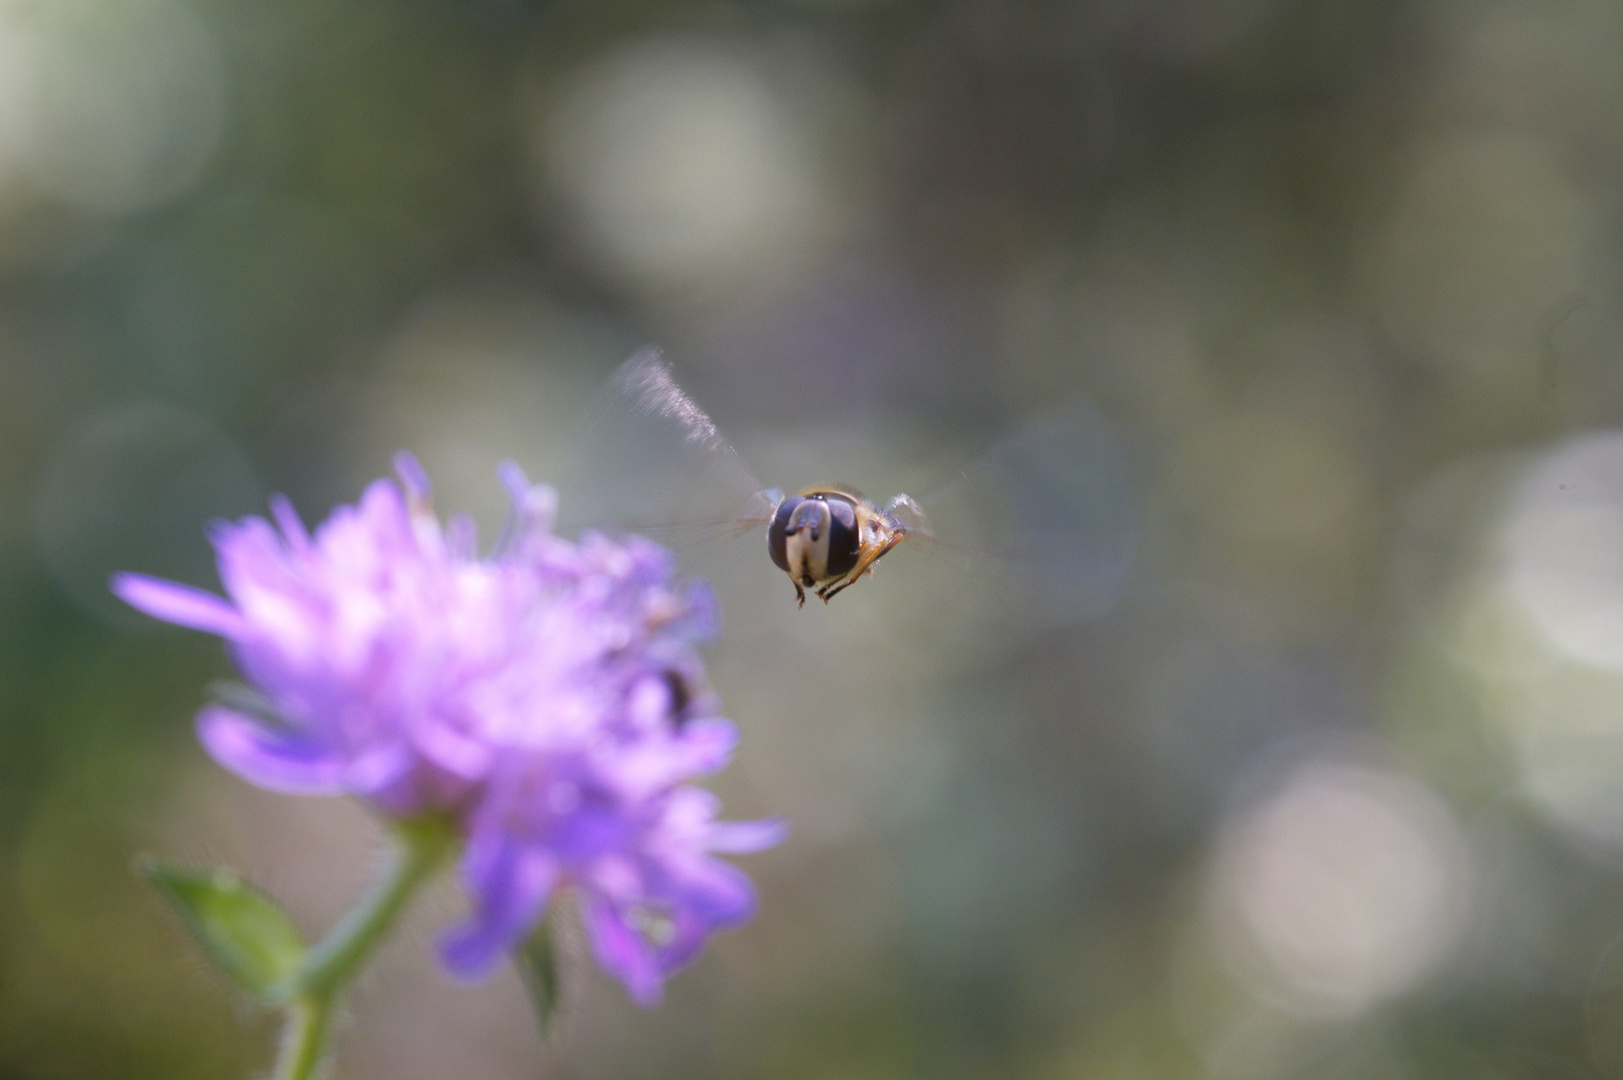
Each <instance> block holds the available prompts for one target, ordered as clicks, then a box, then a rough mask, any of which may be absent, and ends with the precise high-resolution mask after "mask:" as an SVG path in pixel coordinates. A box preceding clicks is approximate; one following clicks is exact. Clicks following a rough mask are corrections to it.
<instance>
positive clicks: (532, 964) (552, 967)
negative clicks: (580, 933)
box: [513, 919, 563, 1039]
mask: <svg viewBox="0 0 1623 1080" xmlns="http://www.w3.org/2000/svg"><path fill="white" fill-rule="evenodd" d="M513 966H514V967H516V968H518V975H519V978H520V979H522V980H523V982H524V989H525V990H527V991H529V994H530V1006H531V1007H532V1008H533V1009H535V1023H536V1027H537V1029H538V1030H539V1031H540V1033H541V1037H542V1038H543V1039H544V1038H546V1037H547V1035H548V1034H549V1033H550V1031H551V1029H552V1024H553V1021H554V1020H556V1019H557V1016H558V1001H559V998H560V996H561V995H562V993H563V978H562V976H560V974H559V972H558V949H557V946H556V945H554V943H553V940H552V927H551V920H550V919H543V920H541V921H540V922H539V923H537V924H536V927H535V929H534V930H532V931H530V936H529V937H527V938H525V939H524V943H523V944H522V945H520V946H519V947H518V948H516V949H514V950H513Z"/></svg>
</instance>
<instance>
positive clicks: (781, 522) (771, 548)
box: [766, 495, 806, 574]
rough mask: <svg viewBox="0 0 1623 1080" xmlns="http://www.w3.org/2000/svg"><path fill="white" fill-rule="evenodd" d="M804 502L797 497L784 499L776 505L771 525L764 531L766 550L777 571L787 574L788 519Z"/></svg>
mask: <svg viewBox="0 0 1623 1080" xmlns="http://www.w3.org/2000/svg"><path fill="white" fill-rule="evenodd" d="M805 501H806V500H805V499H803V498H801V497H800V496H799V495H795V496H792V497H791V498H787V499H784V500H783V501H782V502H780V503H779V504H778V509H777V512H776V513H774V514H773V515H772V524H771V525H768V526H767V530H766V549H767V552H768V553H769V554H771V556H772V562H773V563H774V564H775V565H776V566H777V568H778V569H779V570H782V571H783V572H784V573H786V574H787V573H789V554H788V538H789V519H790V518H791V517H793V516H794V513H795V509H796V508H797V507H799V506H800V504H801V503H803V502H805Z"/></svg>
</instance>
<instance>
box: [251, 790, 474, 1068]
mask: <svg viewBox="0 0 1623 1080" xmlns="http://www.w3.org/2000/svg"><path fill="white" fill-rule="evenodd" d="M395 833H396V836H397V838H398V842H397V843H396V844H395V847H394V850H393V851H392V852H391V854H390V859H389V865H388V866H387V867H386V868H385V869H384V872H383V875H382V876H381V877H379V878H378V880H377V881H376V882H375V883H374V884H373V886H372V888H371V890H370V891H369V892H368V893H367V894H366V895H365V896H363V897H362V898H361V901H360V903H358V904H356V905H355V906H354V907H353V908H351V909H350V911H349V913H348V914H346V915H345V916H344V917H343V918H342V919H340V920H339V921H338V925H337V926H334V927H333V928H332V930H330V931H328V933H327V936H326V937H324V938H322V939H321V941H320V942H319V943H318V944H317V945H316V946H315V948H313V949H311V950H310V955H309V957H308V958H307V959H306V960H305V964H304V968H303V970H302V971H300V973H299V976H298V980H297V985H298V991H297V993H296V994H295V995H294V997H293V999H292V1000H291V1001H290V1002H289V1004H288V1010H287V1012H288V1015H287V1026H286V1028H285V1029H284V1030H283V1033H282V1044H281V1050H280V1051H279V1052H278V1055H277V1060H276V1070H275V1072H274V1073H272V1076H273V1077H274V1080H313V1078H315V1077H317V1076H319V1075H320V1069H321V1066H322V1063H323V1061H324V1060H325V1058H326V1054H327V1044H328V1041H329V1037H330V1036H331V1034H332V1026H333V1011H334V1009H335V1008H336V1007H337V1006H338V1003H339V999H340V998H341V996H342V994H343V990H344V988H345V987H346V986H347V985H349V982H350V981H351V980H352V979H354V977H355V976H356V975H357V974H358V973H359V972H360V969H361V967H362V965H363V964H365V962H366V961H367V960H368V959H369V958H370V957H371V955H372V953H373V952H374V951H375V950H376V949H377V947H378V945H379V943H381V942H382V941H383V938H384V937H385V936H386V935H387V934H388V932H389V930H390V929H391V928H392V927H393V926H394V924H395V921H396V920H397V919H398V918H399V916H400V913H401V912H402V911H404V910H405V908H406V905H407V904H408V903H409V902H410V900H411V898H412V895H413V894H414V893H415V892H416V891H417V888H418V886H420V885H422V883H423V882H424V881H425V880H427V879H428V878H429V877H430V876H432V874H433V873H434V871H435V870H437V869H439V867H440V864H441V863H443V862H444V861H445V859H446V858H447V857H448V856H449V855H450V854H451V852H452V851H453V850H454V849H455V847H456V834H455V832H454V831H453V830H452V829H451V827H450V824H449V823H448V822H445V821H442V820H438V819H423V820H417V821H407V822H401V823H400V824H399V825H398V826H397V827H396V830H395Z"/></svg>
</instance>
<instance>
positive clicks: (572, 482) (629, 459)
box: [559, 348, 775, 543]
mask: <svg viewBox="0 0 1623 1080" xmlns="http://www.w3.org/2000/svg"><path fill="white" fill-rule="evenodd" d="M571 458H572V460H573V464H572V465H571V467H569V468H567V469H566V470H565V474H564V479H563V482H562V483H561V484H560V485H559V486H560V488H561V489H562V490H561V492H560V494H561V496H562V498H561V500H560V506H559V519H560V527H561V529H562V530H563V531H564V532H565V534H566V535H567V534H570V533H573V532H574V531H576V530H578V529H581V528H597V529H607V530H611V531H622V530H624V531H633V532H643V533H647V534H648V535H650V536H652V537H653V538H654V539H656V540H660V541H662V542H665V543H673V542H674V543H692V542H702V541H703V540H706V539H709V538H711V537H718V538H725V537H728V536H736V535H739V534H741V533H743V532H747V531H749V530H750V529H752V528H754V527H756V526H757V525H761V524H764V523H765V522H766V521H767V520H768V519H769V517H770V515H771V512H772V507H773V506H774V505H775V503H774V501H773V497H772V495H771V494H770V493H768V492H765V491H764V490H763V489H762V487H761V484H760V482H759V481H757V480H756V479H755V476H754V474H752V473H751V472H750V470H749V469H748V467H746V466H745V464H744V462H743V459H742V458H740V457H739V455H738V452H737V451H736V450H734V449H733V447H732V445H731V444H730V443H729V442H728V441H727V439H726V438H725V437H724V436H723V435H722V434H721V432H720V431H719V430H718V429H717V428H716V424H715V422H714V421H713V420H711V419H710V416H709V414H708V413H706V412H705V411H704V410H703V409H702V408H700V407H699V405H698V404H697V403H696V402H695V401H694V400H693V399H692V398H691V397H689V396H688V394H687V393H686V391H684V390H683V389H682V388H681V386H679V385H678V384H677V382H676V379H675V377H674V376H673V375H672V373H671V365H670V363H669V362H668V361H667V360H666V359H665V358H664V356H663V355H661V353H660V352H659V350H658V349H654V348H646V349H640V350H638V351H637V352H636V353H634V354H633V355H632V357H631V358H630V359H629V360H627V361H626V362H625V363H623V364H621V365H620V366H619V367H618V368H617V369H615V372H614V374H613V375H612V376H611V377H610V379H609V383H608V385H607V387H605V389H604V391H603V393H602V395H601V397H600V400H599V401H598V403H597V405H596V407H595V408H593V409H592V410H591V412H590V414H589V417H588V420H587V422H586V423H585V425H583V428H582V430H581V432H580V433H579V435H578V436H577V438H576V440H575V447H574V451H573V453H572V454H571Z"/></svg>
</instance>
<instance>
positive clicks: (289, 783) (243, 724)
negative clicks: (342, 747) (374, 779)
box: [197, 705, 347, 795]
mask: <svg viewBox="0 0 1623 1080" xmlns="http://www.w3.org/2000/svg"><path fill="white" fill-rule="evenodd" d="M197 737H198V740H199V741H200V742H202V744H203V749H204V750H207V751H208V753H209V756H210V757H212V758H214V760H215V761H218V762H219V763H220V764H221V765H223V766H225V767H226V768H227V769H230V770H231V771H232V772H234V773H236V774H237V775H238V776H240V777H242V778H243V779H244V780H246V781H248V782H249V783H250V784H254V785H256V786H258V787H262V788H265V789H266V790H269V791H280V792H284V793H286V794H289V795H339V794H342V793H343V792H344V775H345V772H346V768H347V762H345V760H344V759H343V758H342V757H341V756H339V755H338V754H336V753H334V752H333V751H332V750H331V749H330V748H328V747H324V746H321V745H319V744H318V743H316V742H315V741H314V740H313V739H310V738H308V737H306V736H304V735H301V734H299V733H298V732H295V731H290V730H286V729H282V728H274V727H271V726H269V725H268V724H266V723H264V722H263V721H260V720H256V719H254V718H253V717H251V716H245V715H244V714H242V713H239V712H236V711H234V710H232V709H227V708H225V707H224V706H220V705H211V706H209V707H208V708H206V709H204V710H203V711H202V712H200V713H198V714H197Z"/></svg>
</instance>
